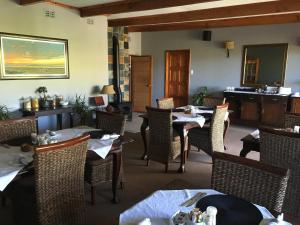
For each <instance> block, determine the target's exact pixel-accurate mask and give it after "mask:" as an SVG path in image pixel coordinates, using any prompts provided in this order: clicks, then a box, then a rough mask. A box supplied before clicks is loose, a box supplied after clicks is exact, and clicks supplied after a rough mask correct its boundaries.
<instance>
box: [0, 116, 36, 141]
mask: <svg viewBox="0 0 300 225" xmlns="http://www.w3.org/2000/svg"><path fill="white" fill-rule="evenodd" d="M36 132H37V130H36V123H35V118H34V117H25V118H21V119H9V120H3V121H0V142H2V141H9V140H13V139H18V138H23V137H30V135H31V133H36Z"/></svg>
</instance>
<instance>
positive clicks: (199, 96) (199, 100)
mask: <svg viewBox="0 0 300 225" xmlns="http://www.w3.org/2000/svg"><path fill="white" fill-rule="evenodd" d="M207 92H208V89H207V87H206V86H203V87H200V88H199V90H198V92H196V94H194V95H193V104H194V105H203V99H204V97H205V96H206V95H207Z"/></svg>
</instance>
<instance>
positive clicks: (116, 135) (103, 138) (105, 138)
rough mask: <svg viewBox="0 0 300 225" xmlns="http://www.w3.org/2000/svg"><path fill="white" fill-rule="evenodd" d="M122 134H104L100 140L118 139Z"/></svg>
mask: <svg viewBox="0 0 300 225" xmlns="http://www.w3.org/2000/svg"><path fill="white" fill-rule="evenodd" d="M119 137H120V135H118V134H104V135H103V136H102V138H101V139H100V140H103V141H104V140H109V139H117V138H119Z"/></svg>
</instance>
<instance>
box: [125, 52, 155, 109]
mask: <svg viewBox="0 0 300 225" xmlns="http://www.w3.org/2000/svg"><path fill="white" fill-rule="evenodd" d="M132 56H133V57H150V59H151V68H150V84H149V86H150V90H149V96H148V101H149V102H150V106H152V82H153V57H152V55H129V58H130V84H131V85H130V100H131V103H132V110H133V109H134V101H133V100H134V94H133V88H134V84H133V82H132V81H133V73H132V67H131V66H132V63H131V57H132Z"/></svg>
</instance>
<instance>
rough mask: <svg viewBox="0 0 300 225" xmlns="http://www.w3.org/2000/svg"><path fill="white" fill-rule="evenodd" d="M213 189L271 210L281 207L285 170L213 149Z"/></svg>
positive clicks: (287, 174) (285, 186)
mask: <svg viewBox="0 0 300 225" xmlns="http://www.w3.org/2000/svg"><path fill="white" fill-rule="evenodd" d="M212 158H213V168H212V178H211V186H212V188H213V189H215V190H217V191H219V192H222V193H225V194H230V195H234V196H236V197H239V198H242V199H245V200H247V201H249V202H252V203H255V204H258V205H261V206H264V207H266V208H267V209H269V210H270V211H271V212H273V213H275V214H279V213H281V212H282V210H283V201H284V197H285V193H286V189H287V183H288V180H289V170H288V169H284V168H280V167H275V166H272V165H269V164H264V163H262V162H259V161H256V160H252V159H247V158H242V157H239V156H234V155H230V154H226V153H221V152H214V153H213V155H212Z"/></svg>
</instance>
